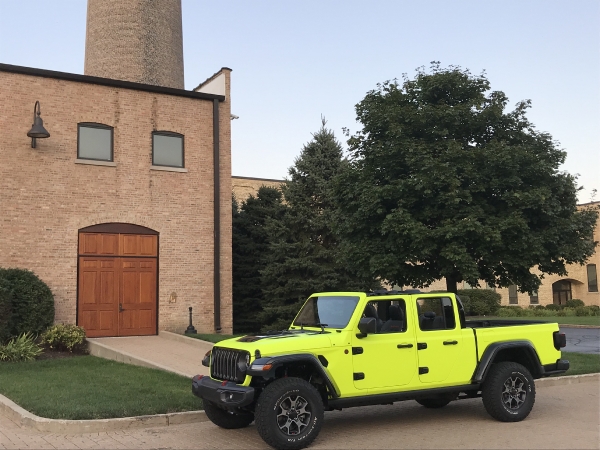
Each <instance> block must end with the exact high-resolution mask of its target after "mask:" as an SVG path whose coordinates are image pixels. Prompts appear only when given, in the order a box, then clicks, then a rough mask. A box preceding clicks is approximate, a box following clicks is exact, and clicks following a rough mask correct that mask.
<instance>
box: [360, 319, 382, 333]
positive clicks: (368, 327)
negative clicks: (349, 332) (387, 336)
mask: <svg viewBox="0 0 600 450" xmlns="http://www.w3.org/2000/svg"><path fill="white" fill-rule="evenodd" d="M358 330H359V331H360V332H361V334H362V335H363V336H366V335H367V334H373V333H377V320H375V317H363V318H362V319H360V321H359V322H358Z"/></svg>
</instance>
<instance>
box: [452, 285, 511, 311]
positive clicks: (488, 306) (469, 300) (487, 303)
mask: <svg viewBox="0 0 600 450" xmlns="http://www.w3.org/2000/svg"><path fill="white" fill-rule="evenodd" d="M458 295H459V297H460V299H461V301H462V303H463V305H464V307H465V314H466V315H467V316H483V315H493V314H496V313H497V312H498V309H499V308H500V300H501V298H502V297H501V296H500V294H498V293H497V292H494V291H492V290H490V289H460V290H459V291H458Z"/></svg>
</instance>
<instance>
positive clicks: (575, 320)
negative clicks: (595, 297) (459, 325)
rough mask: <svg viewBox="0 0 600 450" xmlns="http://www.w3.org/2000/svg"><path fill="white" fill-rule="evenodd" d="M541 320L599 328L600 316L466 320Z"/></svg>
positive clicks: (476, 318)
mask: <svg viewBox="0 0 600 450" xmlns="http://www.w3.org/2000/svg"><path fill="white" fill-rule="evenodd" d="M481 319H484V320H541V321H545V322H556V323H558V324H560V325H596V326H600V316H566V317H559V316H546V317H497V316H472V317H467V320H481Z"/></svg>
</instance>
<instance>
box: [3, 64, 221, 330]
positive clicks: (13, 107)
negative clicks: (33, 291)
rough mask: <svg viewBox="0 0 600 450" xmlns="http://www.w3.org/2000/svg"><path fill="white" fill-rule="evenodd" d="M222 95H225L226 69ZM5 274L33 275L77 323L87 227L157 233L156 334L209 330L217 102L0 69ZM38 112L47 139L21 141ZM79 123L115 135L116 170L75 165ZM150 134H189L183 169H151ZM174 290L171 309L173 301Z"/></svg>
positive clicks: (62, 316)
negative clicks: (116, 225) (23, 271)
mask: <svg viewBox="0 0 600 450" xmlns="http://www.w3.org/2000/svg"><path fill="white" fill-rule="evenodd" d="M225 73H226V76H227V93H229V88H230V84H229V83H230V77H229V70H226V71H225ZM0 99H1V100H2V101H1V104H0V211H1V214H0V266H1V267H22V268H27V269H30V270H33V271H34V272H35V273H37V274H38V275H39V276H40V278H41V279H42V280H44V281H45V282H46V283H47V284H48V285H49V286H50V288H51V289H52V291H53V293H54V295H55V299H56V321H57V322H68V323H75V320H76V301H77V299H76V292H77V239H78V230H79V229H80V228H83V227H86V226H89V225H94V224H99V223H106V222H126V223H132V224H137V225H142V226H145V227H149V228H152V229H154V230H156V231H158V232H159V233H160V243H159V255H160V259H159V292H158V298H159V308H158V309H159V319H158V320H159V329H166V330H173V331H183V329H185V327H186V326H187V324H188V323H187V322H188V313H187V311H188V309H187V308H188V307H189V306H192V307H194V317H195V319H194V325H195V326H196V328H197V329H198V330H199V331H201V332H212V330H213V129H212V123H213V117H212V111H213V101H212V100H203V99H195V98H186V97H181V96H175V95H167V94H161V93H153V92H147V91H140V90H132V89H126V88H118V87H110V86H103V85H97V84H88V83H81V82H75V81H69V80H63V79H55V78H46V77H41V76H30V75H23V74H15V73H10V72H4V71H0ZM36 100H39V101H40V103H41V111H42V118H43V119H44V126H45V128H46V129H47V130H48V131H49V132H50V134H51V137H50V138H48V139H38V141H37V148H35V149H33V148H31V141H30V139H29V138H28V137H27V136H26V133H27V131H28V130H29V129H30V127H31V123H32V115H33V105H34V103H35V101H36ZM229 116H230V103H229V97H228V96H227V99H226V101H225V102H221V103H220V160H221V165H220V177H221V199H220V201H221V248H222V251H221V277H222V278H221V293H222V309H221V321H222V327H223V332H231V307H232V306H231V184H230V183H231V169H230V168H231V138H230V136H231V130H230V119H229ZM78 122H97V123H102V124H106V125H110V126H112V127H114V162H115V163H116V166H114V167H111V166H98V165H87V164H78V163H76V159H77V124H78ZM153 130H163V131H173V132H177V133H181V134H183V135H184V136H185V167H186V169H187V172H185V173H180V172H171V171H159V170H151V164H152V141H151V133H152V131H153ZM172 292H175V293H176V294H177V300H176V302H175V303H169V297H170V295H171V293H172Z"/></svg>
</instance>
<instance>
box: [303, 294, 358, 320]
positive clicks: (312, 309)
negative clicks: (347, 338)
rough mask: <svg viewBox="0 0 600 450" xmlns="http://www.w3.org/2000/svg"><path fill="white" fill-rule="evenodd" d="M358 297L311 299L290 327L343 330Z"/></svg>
mask: <svg viewBox="0 0 600 450" xmlns="http://www.w3.org/2000/svg"><path fill="white" fill-rule="evenodd" d="M358 300H359V297H335V296H331V297H329V296H327V297H311V298H309V299H308V301H307V302H306V303H305V304H304V306H303V307H302V309H301V310H300V313H299V314H298V317H296V320H294V323H293V324H292V325H294V326H298V327H299V326H305V327H318V326H321V325H322V326H324V327H328V328H344V327H345V326H346V325H348V322H349V321H350V317H352V313H353V312H354V309H355V308H356V304H357V303H358Z"/></svg>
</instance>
